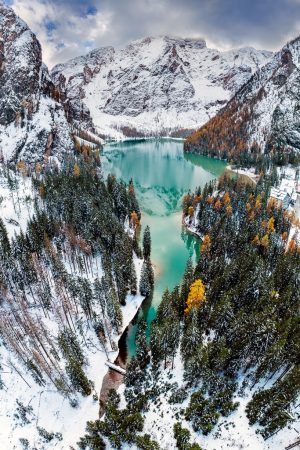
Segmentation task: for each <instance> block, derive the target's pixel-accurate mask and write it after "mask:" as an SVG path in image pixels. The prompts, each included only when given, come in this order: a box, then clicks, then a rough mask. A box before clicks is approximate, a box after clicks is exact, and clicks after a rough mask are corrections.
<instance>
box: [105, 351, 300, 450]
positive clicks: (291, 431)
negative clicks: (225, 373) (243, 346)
mask: <svg viewBox="0 0 300 450" xmlns="http://www.w3.org/2000/svg"><path fill="white" fill-rule="evenodd" d="M241 381H242V378H241ZM156 383H157V385H158V386H161V387H162V390H163V386H164V384H165V383H171V384H172V383H178V387H179V388H180V387H184V386H185V383H184V381H183V364H182V360H181V357H180V354H179V352H178V353H177V355H176V357H175V359H174V369H173V370H172V369H171V367H170V366H169V367H167V369H165V370H163V369H162V371H161V373H160V376H159V377H158V378H157V380H156ZM118 392H119V393H120V394H121V395H122V394H123V392H124V386H121V387H120V388H119V391H118ZM191 393H192V392H191ZM191 393H190V395H191ZM170 394H171V393H170V392H166V393H162V394H161V395H160V396H159V398H158V399H157V401H156V402H155V403H150V408H149V410H148V411H147V412H146V413H145V414H144V416H145V424H144V430H143V433H148V434H150V435H151V437H152V438H153V439H154V440H156V441H157V442H158V443H159V448H160V449H161V450H172V449H175V448H176V441H175V439H174V432H173V426H174V424H175V423H176V422H178V420H179V421H181V422H182V426H183V427H184V428H187V429H188V430H189V431H190V433H191V439H190V442H196V443H198V444H199V445H200V447H201V448H203V449H205V450H227V449H228V448H230V449H232V450H244V449H248V450H284V449H285V447H286V446H288V445H289V444H291V443H293V442H295V441H296V439H297V438H298V437H299V435H300V421H299V420H297V422H295V423H294V424H292V425H291V426H289V427H286V428H285V429H284V430H282V431H280V432H279V433H277V434H276V435H275V436H273V437H272V438H270V439H268V440H267V441H264V439H263V438H262V436H261V435H260V434H258V433H257V432H256V431H257V428H256V427H252V426H250V425H249V422H248V419H247V416H246V413H245V407H246V404H247V403H248V402H249V400H250V399H251V397H252V395H253V392H250V391H249V390H247V391H246V392H245V393H244V394H243V396H240V395H236V396H235V397H234V401H235V402H239V407H238V409H237V410H236V411H235V412H234V413H232V414H231V415H229V416H228V417H222V418H221V419H219V422H218V424H217V425H216V427H215V428H214V430H213V431H212V433H210V434H209V435H208V436H203V435H202V434H201V433H196V432H194V431H193V429H192V426H191V423H190V422H189V421H186V420H184V419H183V420H182V417H180V418H179V419H177V418H176V413H178V412H179V411H180V410H182V409H183V408H186V407H187V406H188V404H189V401H190V395H189V396H188V397H187V399H186V400H184V401H183V402H182V403H177V404H170V403H169V401H168V399H169V397H170ZM125 404H126V402H125V400H124V397H122V403H121V406H122V407H124V406H125ZM108 448H112V447H108ZM124 448H125V447H124ZM128 448H131V449H132V450H133V449H135V448H136V447H135V446H132V447H128Z"/></svg>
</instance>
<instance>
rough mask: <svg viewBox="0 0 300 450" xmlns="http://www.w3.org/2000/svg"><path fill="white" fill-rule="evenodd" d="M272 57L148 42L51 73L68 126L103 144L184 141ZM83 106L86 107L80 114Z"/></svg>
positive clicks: (189, 43) (175, 41) (194, 42)
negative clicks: (162, 138) (84, 128)
mask: <svg viewBox="0 0 300 450" xmlns="http://www.w3.org/2000/svg"><path fill="white" fill-rule="evenodd" d="M271 56H272V54H271V53H270V52H267V51H258V50H255V49H253V48H242V49H239V50H231V51H227V52H220V51H218V50H214V49H210V48H207V46H206V43H205V41H204V40H201V39H181V38H172V37H168V36H163V37H148V38H145V39H142V40H138V41H135V42H133V43H131V44H129V45H128V46H126V47H125V48H123V49H114V48H113V47H105V48H100V49H98V50H93V51H92V52H90V53H89V54H87V55H86V56H82V57H78V58H75V59H72V60H70V61H68V62H67V63H65V64H59V65H57V66H55V67H54V68H53V70H52V72H51V75H52V79H53V81H54V83H55V84H56V85H57V86H58V87H59V89H60V91H61V92H62V96H63V97H64V99H65V102H68V104H70V105H71V108H70V110H71V114H72V118H73V120H76V121H82V120H84V121H86V123H87V124H88V123H89V125H88V126H90V119H92V121H93V123H94V125H95V127H96V130H97V132H98V133H101V134H103V135H105V136H111V137H116V138H122V137H123V136H124V135H134V136H141V135H163V134H173V135H176V134H178V133H179V134H180V133H181V134H182V131H183V130H184V129H186V130H187V129H195V128H197V127H199V126H200V125H202V124H203V123H205V122H206V121H207V120H208V119H209V118H210V117H212V116H213V115H215V114H216V113H217V112H218V111H219V110H220V108H221V107H222V106H224V104H226V103H227V101H228V100H229V99H230V98H231V97H232V96H233V95H234V94H235V93H236V91H237V90H238V89H239V88H240V87H241V86H242V85H243V84H244V83H245V82H246V81H248V80H249V78H250V77H251V75H252V74H253V73H254V72H255V71H256V70H257V69H258V68H259V67H260V66H261V65H263V64H265V63H266V62H267V61H268V60H269V59H270V58H271ZM82 104H83V105H84V107H83V106H82Z"/></svg>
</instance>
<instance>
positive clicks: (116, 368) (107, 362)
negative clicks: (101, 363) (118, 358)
mask: <svg viewBox="0 0 300 450" xmlns="http://www.w3.org/2000/svg"><path fill="white" fill-rule="evenodd" d="M105 364H106V365H107V367H109V368H110V369H112V370H115V371H116V372H119V373H121V374H122V375H125V374H126V370H125V369H123V368H122V367H120V366H117V365H116V364H114V363H112V362H110V361H106V363H105Z"/></svg>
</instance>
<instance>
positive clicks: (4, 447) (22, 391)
mask: <svg viewBox="0 0 300 450" xmlns="http://www.w3.org/2000/svg"><path fill="white" fill-rule="evenodd" d="M12 183H13V184H14V186H15V188H14V189H12V190H11V188H10V187H9V186H8V183H7V180H6V178H5V177H3V176H2V174H1V173H0V217H1V218H2V219H3V220H4V223H5V225H6V228H7V230H8V234H9V237H10V238H12V237H13V236H14V235H15V233H19V232H20V231H21V230H23V231H24V230H25V229H26V224H27V221H28V219H29V218H30V217H31V215H32V212H33V206H32V202H33V189H32V184H31V183H32V182H31V178H29V177H23V176H21V175H17V176H16V178H14V177H13V176H12ZM64 262H65V267H66V269H67V270H68V269H69V270H71V268H70V267H68V264H67V262H66V261H64ZM134 264H135V268H136V273H137V279H138V280H139V279H140V274H141V266H142V260H140V259H138V258H137V257H136V256H135V255H134ZM96 266H97V270H96ZM99 266H100V267H99ZM101 270H102V269H101V258H99V259H98V261H97V264H96V265H95V266H94V269H93V270H92V272H94V273H95V276H96V275H97V276H99V273H101ZM75 275H76V274H75ZM91 281H93V276H92V275H91ZM142 301H143V297H142V296H141V295H127V298H126V305H125V306H122V307H121V310H122V316H123V324H122V329H121V330H120V334H119V335H116V334H114V335H113V336H112V338H113V341H114V342H115V344H116V343H117V341H118V339H119V338H120V336H121V334H122V333H123V331H124V330H125V328H126V327H127V326H128V324H129V323H130V322H131V320H132V319H133V317H134V316H135V315H136V312H137V310H138V309H139V307H140V306H141V303H142ZM32 314H34V317H35V318H36V320H39V321H42V322H43V324H44V326H45V328H46V330H47V333H48V335H49V339H52V338H53V337H55V336H57V335H58V332H59V325H58V323H57V321H56V319H55V317H54V315H53V314H52V313H49V317H48V318H45V317H43V316H42V315H41V313H40V311H39V310H38V308H36V311H35V312H33V313H32ZM77 319H78V318H77ZM80 319H83V317H81V318H79V320H80ZM82 324H83V334H84V339H83V337H82V335H78V339H80V340H81V341H82V342H81V341H80V343H81V344H82V348H83V350H84V356H85V359H86V366H85V373H86V375H87V377H88V379H89V380H92V382H93V383H94V390H93V393H94V394H97V396H99V394H100V389H101V385H102V380H103V377H104V376H105V374H106V373H107V371H108V368H107V366H106V365H105V362H106V361H107V354H108V357H109V359H110V360H111V361H114V360H115V358H116V357H117V355H118V351H107V350H106V352H105V351H104V349H103V347H102V346H101V344H100V342H99V340H98V338H97V336H96V333H95V331H94V330H93V328H92V327H91V328H89V327H88V324H87V323H86V322H85V321H84V320H82ZM115 347H116V348H117V345H116V346H115ZM0 371H1V374H0V375H1V380H2V382H3V388H2V389H0V404H1V408H0V449H1V450H12V449H23V448H24V447H23V446H22V444H21V441H20V439H27V440H28V441H29V443H30V447H29V448H35V449H38V450H42V449H44V448H47V449H52V448H56V449H60V450H70V449H71V448H76V442H77V441H78V440H79V438H80V437H81V436H82V435H83V434H84V431H85V426H86V422H87V420H95V419H97V418H98V413H99V402H98V400H97V399H96V400H93V396H92V395H90V396H88V397H83V396H82V395H80V394H77V395H74V398H76V399H77V401H78V405H77V407H72V406H71V405H70V402H69V400H68V399H67V398H64V397H63V396H62V395H61V394H59V393H58V392H57V391H56V390H55V389H54V387H53V385H50V384H49V383H47V384H46V385H45V386H40V385H38V384H37V383H35V381H34V380H33V378H32V377H31V376H30V375H29V373H28V372H27V371H26V369H25V368H24V366H23V364H21V363H20V361H19V360H17V358H16V357H15V356H14V354H13V353H12V352H11V351H10V350H9V349H8V348H6V347H5V346H4V345H3V343H2V342H1V340H0ZM17 400H18V401H19V402H21V403H22V404H23V405H24V406H25V407H27V406H31V407H32V413H30V414H28V420H29V423H26V424H23V423H21V421H20V420H19V419H17V418H16V417H15V416H14V415H15V413H16V408H17V406H18V405H17V403H16V402H17ZM37 427H41V428H44V429H46V430H47V431H48V432H50V433H51V432H54V433H61V434H62V438H63V439H62V441H59V440H58V439H57V437H53V439H52V440H51V441H50V442H49V443H47V444H46V443H45V442H44V441H43V438H42V437H41V436H40V435H39V432H38V428H37Z"/></svg>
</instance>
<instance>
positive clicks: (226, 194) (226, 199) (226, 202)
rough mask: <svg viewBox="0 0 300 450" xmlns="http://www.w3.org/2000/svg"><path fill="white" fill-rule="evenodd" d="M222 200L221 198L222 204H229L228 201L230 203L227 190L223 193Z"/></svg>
mask: <svg viewBox="0 0 300 450" xmlns="http://www.w3.org/2000/svg"><path fill="white" fill-rule="evenodd" d="M222 200H223V204H224V205H225V206H227V205H229V203H230V195H229V193H228V192H225V194H224V195H223V198H222Z"/></svg>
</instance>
